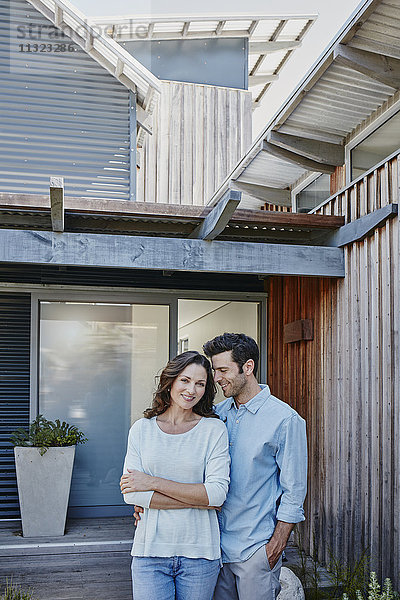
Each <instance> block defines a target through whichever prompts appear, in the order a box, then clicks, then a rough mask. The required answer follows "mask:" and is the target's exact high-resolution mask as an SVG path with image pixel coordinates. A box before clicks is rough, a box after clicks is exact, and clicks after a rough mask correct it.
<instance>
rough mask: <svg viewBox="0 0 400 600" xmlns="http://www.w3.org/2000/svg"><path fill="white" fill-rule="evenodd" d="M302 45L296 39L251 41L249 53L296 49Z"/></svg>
mask: <svg viewBox="0 0 400 600" xmlns="http://www.w3.org/2000/svg"><path fill="white" fill-rule="evenodd" d="M299 46H301V42H298V41H296V40H293V41H290V42H249V54H269V53H270V52H279V51H281V50H294V49H295V48H298V47H299Z"/></svg>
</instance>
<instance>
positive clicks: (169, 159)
mask: <svg viewBox="0 0 400 600" xmlns="http://www.w3.org/2000/svg"><path fill="white" fill-rule="evenodd" d="M250 142H251V94H250V92H247V91H243V90H237V89H231V88H218V87H214V86H207V85H199V84H193V83H178V82H163V83H162V93H161V99H160V102H159V105H158V107H157V108H156V109H155V112H154V116H153V135H151V136H146V139H145V141H144V145H143V148H142V149H141V150H140V154H141V156H140V170H139V173H138V190H137V193H138V201H139V202H164V203H168V204H197V205H204V204H206V203H207V202H208V200H209V199H210V198H211V196H212V195H213V193H214V192H215V191H216V189H217V188H218V186H219V185H220V184H221V183H222V181H223V180H224V179H225V177H226V176H227V175H228V174H229V172H230V171H231V170H232V169H233V167H234V166H235V164H236V163H237V162H238V161H239V159H240V158H241V156H242V155H243V154H244V153H245V152H246V150H247V149H248V146H249V145H250Z"/></svg>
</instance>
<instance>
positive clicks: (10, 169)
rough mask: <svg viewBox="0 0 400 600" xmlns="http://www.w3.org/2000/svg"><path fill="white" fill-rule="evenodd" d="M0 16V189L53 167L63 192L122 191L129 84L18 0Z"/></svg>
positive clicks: (25, 189)
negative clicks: (61, 184)
mask: <svg viewBox="0 0 400 600" xmlns="http://www.w3.org/2000/svg"><path fill="white" fill-rule="evenodd" d="M0 18H1V22H2V27H1V29H0V42H1V44H0V77H1V88H2V92H1V97H0V125H1V129H0V131H1V134H0V142H1V143H0V191H2V192H14V193H18V192H20V193H41V194H42V193H48V189H49V177H50V176H51V175H57V176H63V177H64V178H65V191H66V194H67V195H69V196H81V197H85V196H86V197H101V198H114V199H121V200H127V199H129V148H130V141H129V91H128V90H127V89H126V88H125V87H124V86H123V85H122V84H121V83H119V82H118V81H117V80H116V79H115V78H114V77H113V76H112V75H110V74H109V73H107V72H106V71H105V69H103V68H102V67H100V65H98V64H97V63H96V62H95V61H94V60H93V59H92V58H90V57H89V56H88V55H87V54H86V53H85V52H84V51H83V50H82V49H81V48H80V47H79V46H77V45H76V44H73V43H72V42H71V41H70V39H69V38H68V37H66V36H65V37H64V38H60V37H56V31H58V32H59V30H56V29H55V28H54V26H53V25H52V24H51V23H50V21H47V20H46V18H45V17H44V16H43V15H41V13H39V12H38V11H36V10H35V9H34V8H33V7H32V6H31V5H30V4H28V3H27V2H25V1H24V0H0ZM8 20H9V25H8V23H7V21H8ZM59 33H60V32H59ZM29 50H30V51H29ZM70 50H73V51H70Z"/></svg>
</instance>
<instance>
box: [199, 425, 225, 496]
mask: <svg viewBox="0 0 400 600" xmlns="http://www.w3.org/2000/svg"><path fill="white" fill-rule="evenodd" d="M229 465H230V457H229V442H228V432H227V429H226V427H225V425H223V428H222V430H220V431H219V432H218V438H217V441H216V443H215V444H214V447H213V449H212V450H211V452H210V454H209V456H208V460H207V464H206V469H205V479H204V487H205V488H206V492H207V496H208V506H221V505H222V504H223V503H224V502H225V498H226V494H227V493H228V486H229Z"/></svg>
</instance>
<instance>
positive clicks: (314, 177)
mask: <svg viewBox="0 0 400 600" xmlns="http://www.w3.org/2000/svg"><path fill="white" fill-rule="evenodd" d="M321 175H325V173H320V172H319V171H317V172H315V171H313V172H310V173H309V174H308V175H307V176H306V178H305V179H304V180H303V181H302V182H301V183H298V184H297V185H296V186H295V187H294V188H293V189H292V191H291V200H292V212H295V213H297V212H298V210H297V209H298V207H297V196H298V194H300V192H302V191H303V190H304V189H305V188H306V187H308V186H309V185H310V184H311V183H314V181H316V180H317V179H318V178H319V177H321ZM315 208H316V207H314V208H310V210H309V211H307V213H305V214H310V213H311V212H312V211H313V210H314V209H315Z"/></svg>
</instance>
